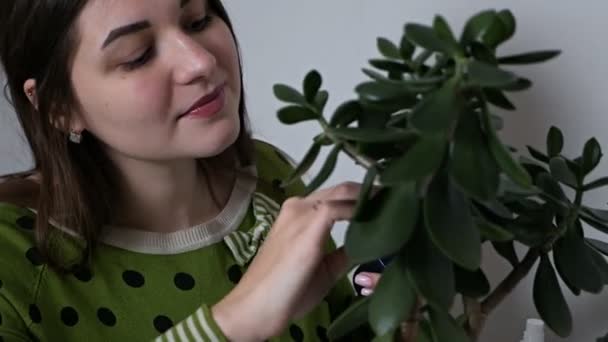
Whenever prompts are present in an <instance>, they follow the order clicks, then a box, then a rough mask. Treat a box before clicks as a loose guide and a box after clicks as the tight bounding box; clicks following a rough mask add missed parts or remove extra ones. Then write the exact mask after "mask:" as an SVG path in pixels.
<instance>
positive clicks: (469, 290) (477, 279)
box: [454, 266, 490, 298]
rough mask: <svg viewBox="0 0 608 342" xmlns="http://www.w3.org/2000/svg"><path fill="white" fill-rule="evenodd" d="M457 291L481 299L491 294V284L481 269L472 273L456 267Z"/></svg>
mask: <svg viewBox="0 0 608 342" xmlns="http://www.w3.org/2000/svg"><path fill="white" fill-rule="evenodd" d="M454 275H455V279H456V291H457V292H458V293H461V294H463V295H464V296H466V297H470V298H481V297H484V296H486V295H487V294H488V293H490V282H489V281H488V278H487V277H486V275H485V274H484V273H483V271H482V270H481V269H479V270H477V271H474V272H471V271H469V270H465V269H464V268H461V267H458V266H454Z"/></svg>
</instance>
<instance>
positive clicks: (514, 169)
mask: <svg viewBox="0 0 608 342" xmlns="http://www.w3.org/2000/svg"><path fill="white" fill-rule="evenodd" d="M484 114H485V115H484V126H485V127H486V128H488V127H492V123H491V121H490V115H489V113H488V112H487V110H486V111H485V113H484ZM488 135H489V136H488V143H489V145H490V150H491V151H492V154H493V155H494V159H496V162H497V163H498V166H500V168H501V169H502V170H503V171H504V172H505V173H506V174H507V175H508V176H509V177H510V178H511V179H512V180H513V181H514V182H515V183H517V184H518V185H520V186H521V187H523V188H524V189H529V188H531V187H532V178H531V177H530V175H529V174H528V172H527V171H526V169H524V168H523V167H522V166H521V165H520V164H519V163H518V162H517V161H516V160H515V159H513V157H512V156H511V152H509V150H507V148H506V147H505V146H504V145H503V144H502V142H501V141H500V139H498V136H497V135H496V132H495V131H494V130H493V129H489V130H488Z"/></svg>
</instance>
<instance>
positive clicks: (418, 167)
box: [380, 136, 446, 185]
mask: <svg viewBox="0 0 608 342" xmlns="http://www.w3.org/2000/svg"><path fill="white" fill-rule="evenodd" d="M445 151H446V141H445V140H444V139H443V138H442V137H438V136H423V137H422V138H420V139H419V140H418V142H416V144H415V145H414V146H412V147H411V148H410V150H409V151H407V152H406V153H405V154H404V155H403V156H401V157H399V158H397V159H395V160H394V161H393V162H392V163H391V164H389V165H388V166H387V168H386V170H385V171H384V172H383V173H382V176H381V179H380V180H381V182H382V183H383V184H387V185H394V184H400V183H405V182H412V181H417V180H419V179H421V178H422V177H425V176H428V175H430V174H431V173H433V172H434V171H435V170H436V169H437V168H439V166H440V165H441V161H442V160H443V156H444V154H445Z"/></svg>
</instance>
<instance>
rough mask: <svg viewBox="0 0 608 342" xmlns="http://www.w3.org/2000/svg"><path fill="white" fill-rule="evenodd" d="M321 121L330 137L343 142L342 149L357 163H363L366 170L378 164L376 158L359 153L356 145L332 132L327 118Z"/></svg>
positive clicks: (336, 142) (340, 142) (338, 142)
mask: <svg viewBox="0 0 608 342" xmlns="http://www.w3.org/2000/svg"><path fill="white" fill-rule="evenodd" d="M319 123H320V124H321V127H323V131H325V134H326V135H327V137H328V138H330V139H331V140H332V141H333V142H334V143H335V144H342V150H343V151H344V152H345V153H346V154H347V155H348V156H349V157H350V158H351V159H352V160H354V161H355V163H356V164H357V165H361V166H362V167H364V168H365V169H366V170H369V169H371V168H372V167H374V166H376V164H377V163H376V161H375V160H373V159H371V158H368V157H366V156H364V155H361V154H359V152H358V151H357V148H356V147H355V146H353V145H352V144H350V143H348V142H346V141H343V140H342V139H340V138H338V137H336V136H335V135H334V134H332V132H331V127H330V126H329V123H328V122H327V120H325V118H323V117H320V118H319Z"/></svg>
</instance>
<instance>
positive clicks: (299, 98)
mask: <svg viewBox="0 0 608 342" xmlns="http://www.w3.org/2000/svg"><path fill="white" fill-rule="evenodd" d="M273 90H274V95H275V97H276V98H277V99H279V100H281V101H283V102H287V103H293V104H297V105H300V106H306V105H307V102H306V98H305V97H304V95H302V93H300V92H299V91H297V90H295V89H294V88H292V87H290V86H288V85H285V84H276V85H275V86H274V87H273Z"/></svg>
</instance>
